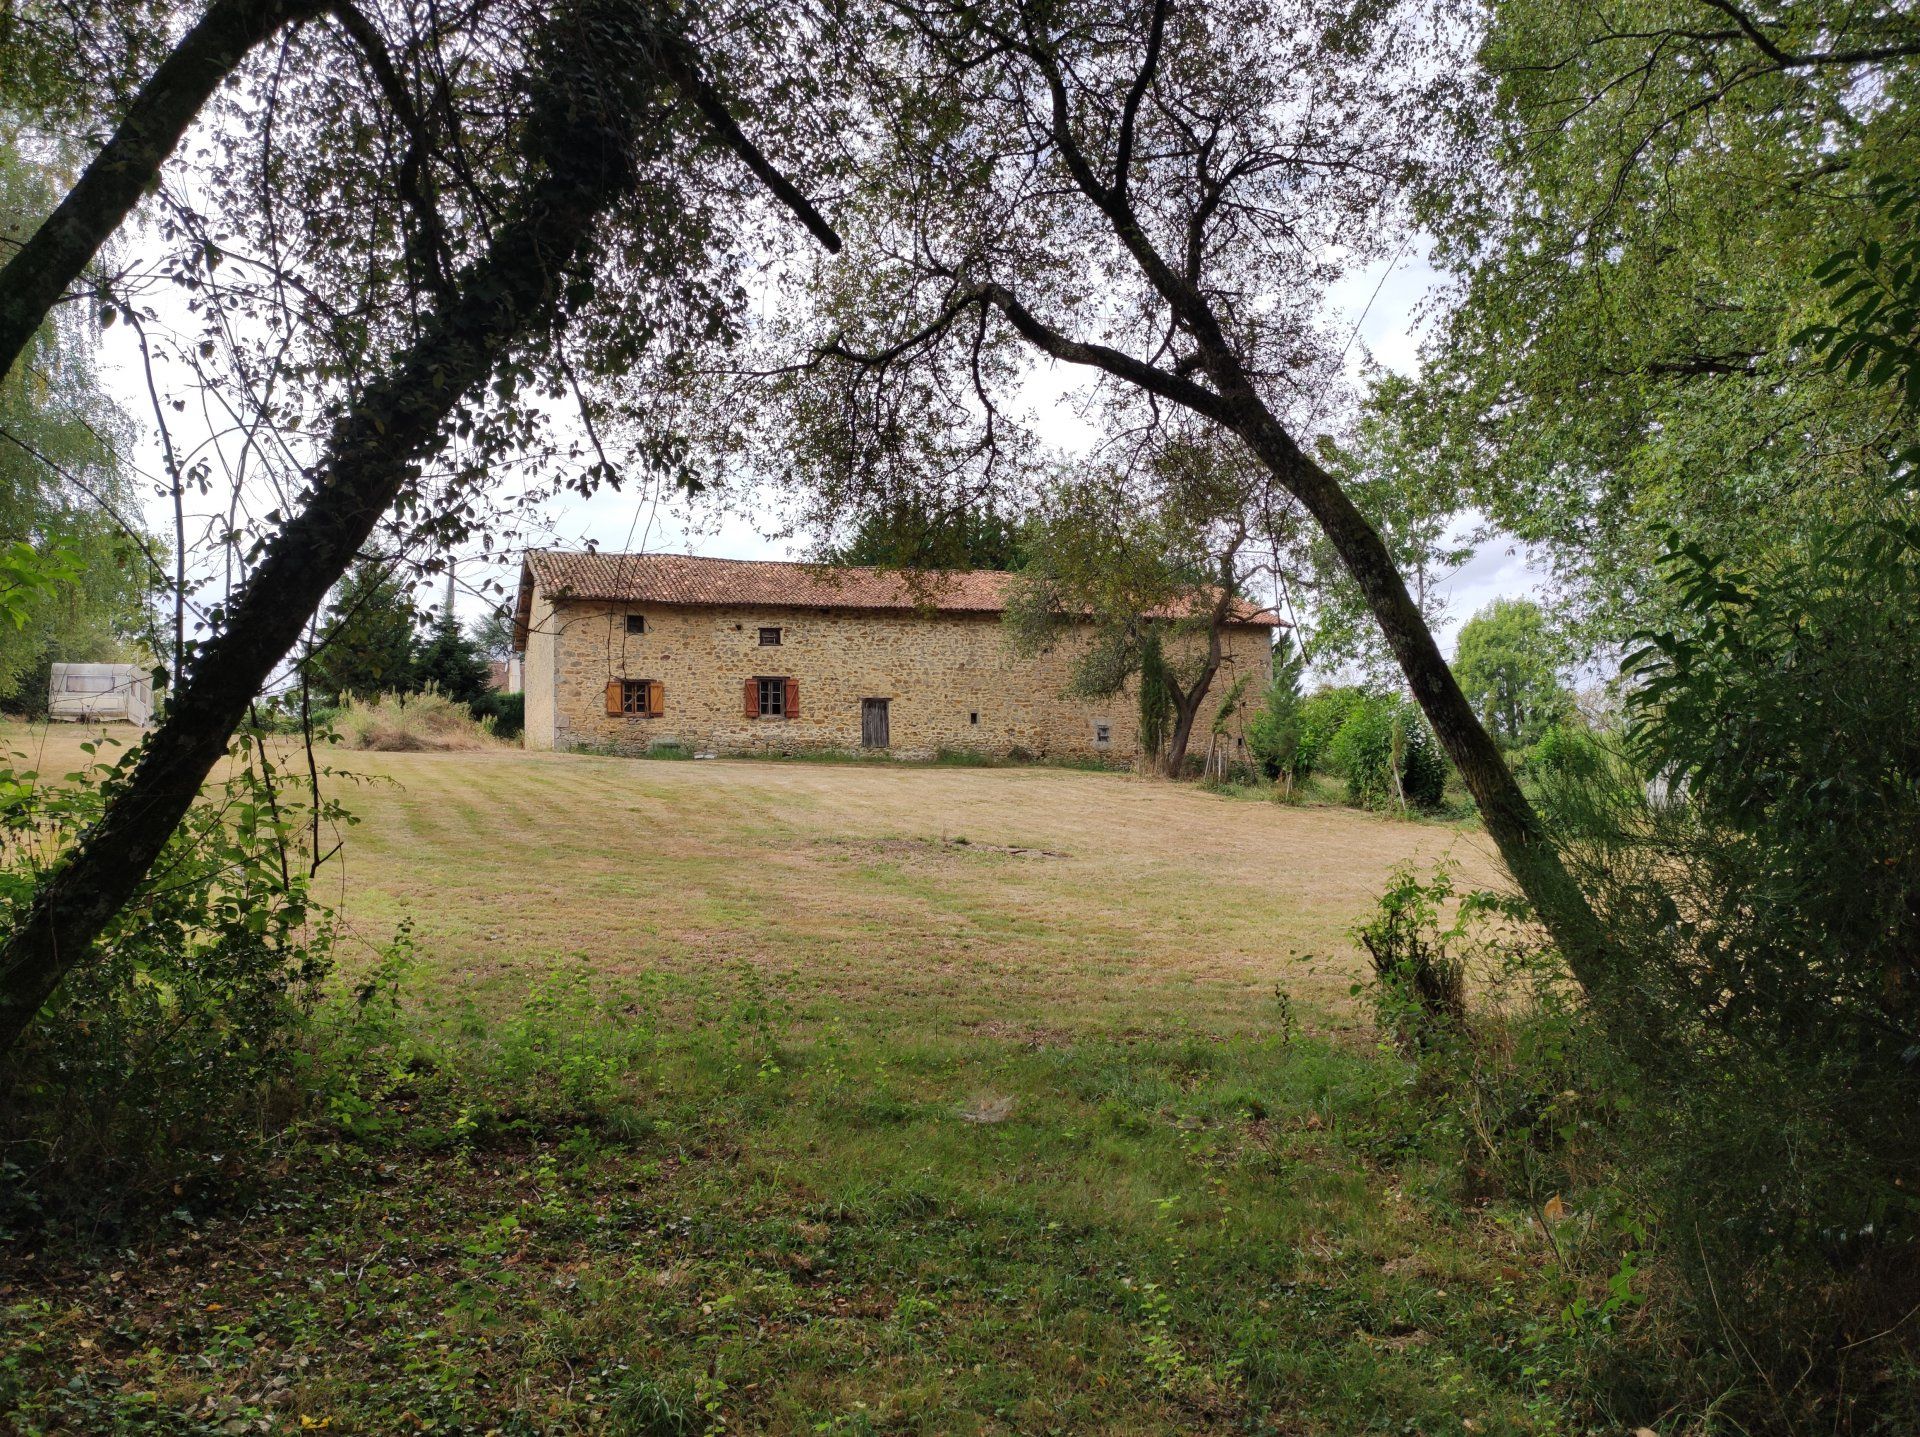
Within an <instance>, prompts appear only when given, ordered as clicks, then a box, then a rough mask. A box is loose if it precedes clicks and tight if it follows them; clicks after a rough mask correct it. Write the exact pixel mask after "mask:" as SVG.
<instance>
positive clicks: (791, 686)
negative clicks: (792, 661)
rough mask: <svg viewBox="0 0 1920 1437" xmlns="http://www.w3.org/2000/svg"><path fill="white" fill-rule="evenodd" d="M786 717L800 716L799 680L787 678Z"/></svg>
mask: <svg viewBox="0 0 1920 1437" xmlns="http://www.w3.org/2000/svg"><path fill="white" fill-rule="evenodd" d="M787 717H788V718H790V719H792V718H799V717H800V680H798V679H788V680H787Z"/></svg>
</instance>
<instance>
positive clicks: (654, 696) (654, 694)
mask: <svg viewBox="0 0 1920 1437" xmlns="http://www.w3.org/2000/svg"><path fill="white" fill-rule="evenodd" d="M666 711H667V686H666V685H665V684H663V683H661V682H660V680H658V679H655V680H654V681H653V682H652V683H650V684H648V685H647V716H648V717H649V718H659V717H660V715H661V714H663V713H665V712H666Z"/></svg>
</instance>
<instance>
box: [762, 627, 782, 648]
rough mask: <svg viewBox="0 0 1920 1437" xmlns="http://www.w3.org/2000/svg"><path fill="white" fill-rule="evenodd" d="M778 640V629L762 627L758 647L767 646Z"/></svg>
mask: <svg viewBox="0 0 1920 1437" xmlns="http://www.w3.org/2000/svg"><path fill="white" fill-rule="evenodd" d="M779 642H780V631H779V630H778V629H762V630H761V631H760V647H761V648H767V647H769V646H771V645H773V644H777V643H779Z"/></svg>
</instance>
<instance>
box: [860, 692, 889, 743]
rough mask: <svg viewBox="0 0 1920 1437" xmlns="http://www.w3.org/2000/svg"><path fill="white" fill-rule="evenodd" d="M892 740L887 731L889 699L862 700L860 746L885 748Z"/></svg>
mask: <svg viewBox="0 0 1920 1437" xmlns="http://www.w3.org/2000/svg"><path fill="white" fill-rule="evenodd" d="M891 742H892V738H891V735H889V733H888V732H887V701H886V700H885V699H861V700H860V746H861V747H862V748H885V747H887V745H888V744H889V743H891Z"/></svg>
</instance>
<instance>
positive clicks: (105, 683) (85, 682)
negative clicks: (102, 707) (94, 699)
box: [67, 674, 113, 694]
mask: <svg viewBox="0 0 1920 1437" xmlns="http://www.w3.org/2000/svg"><path fill="white" fill-rule="evenodd" d="M112 691H113V680H112V678H110V677H109V676H108V675H106V674H68V675H67V692H68V693H70V694H104V693H111V692H112Z"/></svg>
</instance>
